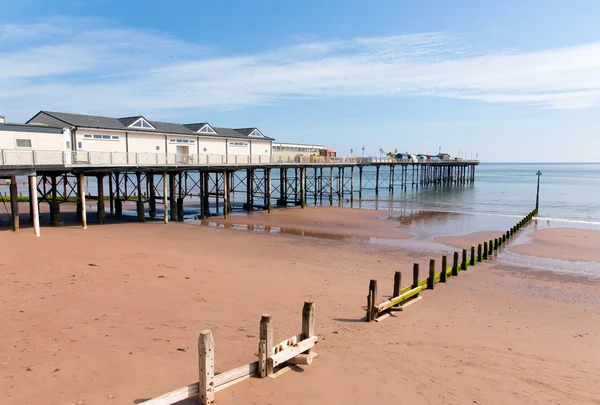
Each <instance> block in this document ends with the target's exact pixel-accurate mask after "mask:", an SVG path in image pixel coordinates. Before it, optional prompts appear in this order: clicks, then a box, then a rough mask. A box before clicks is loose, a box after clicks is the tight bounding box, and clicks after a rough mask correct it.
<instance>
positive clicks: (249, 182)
mask: <svg viewBox="0 0 600 405" xmlns="http://www.w3.org/2000/svg"><path fill="white" fill-rule="evenodd" d="M253 200H254V170H252V169H246V204H245V208H246V211H248V212H250V211H252V209H253V206H254V201H253Z"/></svg>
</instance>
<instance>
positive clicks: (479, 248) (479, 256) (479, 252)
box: [477, 243, 482, 262]
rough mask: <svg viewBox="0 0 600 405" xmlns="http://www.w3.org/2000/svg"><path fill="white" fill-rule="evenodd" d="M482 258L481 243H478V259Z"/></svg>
mask: <svg viewBox="0 0 600 405" xmlns="http://www.w3.org/2000/svg"><path fill="white" fill-rule="evenodd" d="M481 260H482V257H481V243H480V244H478V245H477V261H478V262H480V261H481Z"/></svg>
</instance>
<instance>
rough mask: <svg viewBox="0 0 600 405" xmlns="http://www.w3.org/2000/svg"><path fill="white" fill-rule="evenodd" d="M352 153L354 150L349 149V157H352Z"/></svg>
mask: <svg viewBox="0 0 600 405" xmlns="http://www.w3.org/2000/svg"><path fill="white" fill-rule="evenodd" d="M352 152H354V149H352V148H350V157H352Z"/></svg>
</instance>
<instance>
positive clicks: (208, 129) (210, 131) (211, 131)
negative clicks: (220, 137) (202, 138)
mask: <svg viewBox="0 0 600 405" xmlns="http://www.w3.org/2000/svg"><path fill="white" fill-rule="evenodd" d="M197 132H198V133H201V134H212V135H216V134H217V132H216V131H215V130H214V129H212V128H211V127H210V125H208V124H206V125H205V126H203V127H202V128H200V129H199V130H198V131H197Z"/></svg>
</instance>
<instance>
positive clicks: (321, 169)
mask: <svg viewBox="0 0 600 405" xmlns="http://www.w3.org/2000/svg"><path fill="white" fill-rule="evenodd" d="M319 202H320V203H321V204H323V168H322V167H321V168H319Z"/></svg>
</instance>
